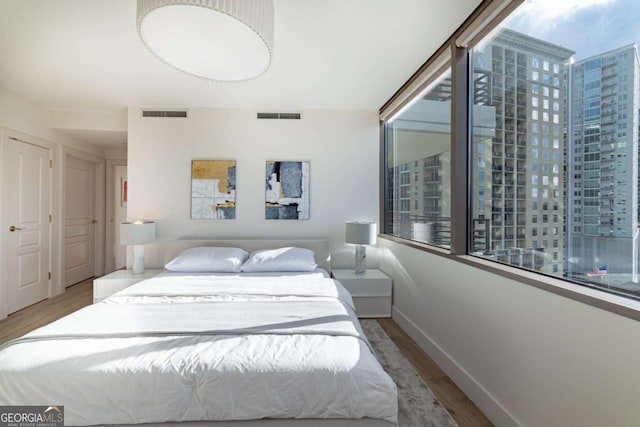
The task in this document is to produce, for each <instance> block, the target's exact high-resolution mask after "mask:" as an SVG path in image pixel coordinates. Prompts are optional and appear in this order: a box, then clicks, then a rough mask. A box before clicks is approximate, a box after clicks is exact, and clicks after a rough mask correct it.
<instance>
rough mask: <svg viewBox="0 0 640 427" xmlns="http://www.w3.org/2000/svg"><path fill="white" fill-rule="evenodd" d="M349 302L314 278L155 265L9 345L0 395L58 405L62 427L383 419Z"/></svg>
mask: <svg viewBox="0 0 640 427" xmlns="http://www.w3.org/2000/svg"><path fill="white" fill-rule="evenodd" d="M260 276H263V277H260ZM352 307H353V303H352V301H351V298H350V296H349V294H348V292H346V290H345V289H344V288H343V287H342V286H341V285H340V284H339V283H338V282H335V281H333V280H331V279H327V278H325V277H322V274H320V275H318V274H307V275H296V276H295V277H278V276H276V275H272V274H269V275H267V277H264V275H247V274H232V275H224V274H223V275H220V274H216V275H213V276H210V275H205V274H184V273H178V274H163V275H161V276H158V277H155V278H152V279H149V280H146V281H143V282H140V283H138V284H136V285H134V286H131V287H129V288H127V289H125V290H124V291H121V292H119V293H118V294H115V295H114V296H112V297H111V298H108V299H106V300H105V301H103V302H102V303H99V304H96V305H94V306H90V307H86V308H85V309H82V310H80V311H79V312H76V313H74V314H73V315H71V316H69V317H67V318H63V319H61V320H59V321H57V322H54V323H52V324H50V325H48V326H46V327H44V328H41V329H38V330H36V331H34V332H32V333H30V334H27V336H25V337H24V338H23V339H20V340H18V341H15V342H12V343H8V345H6V346H5V347H3V348H2V350H1V351H0V404H10V405H17V404H58V405H64V406H65V423H66V425H93V424H137V423H155V422H171V421H192V420H232V419H235V420H248V419H259V418H364V417H368V418H376V419H384V420H387V421H390V422H394V423H395V422H396V418H397V395H396V389H395V385H394V384H393V382H392V380H391V379H390V378H389V376H388V375H387V374H386V373H385V372H384V371H383V370H382V368H381V366H380V364H379V363H378V362H377V360H376V359H375V357H374V356H373V354H372V352H371V350H370V348H369V346H368V343H367V341H366V338H365V337H364V334H363V333H362V330H361V329H360V326H359V323H358V321H357V319H356V317H355V314H354V311H353V309H352Z"/></svg>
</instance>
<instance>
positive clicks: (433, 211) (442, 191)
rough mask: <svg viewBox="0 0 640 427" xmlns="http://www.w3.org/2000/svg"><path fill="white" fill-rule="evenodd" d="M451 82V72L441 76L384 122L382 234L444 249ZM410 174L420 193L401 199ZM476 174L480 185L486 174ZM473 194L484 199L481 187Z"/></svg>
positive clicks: (447, 220) (447, 230) (480, 164)
mask: <svg viewBox="0 0 640 427" xmlns="http://www.w3.org/2000/svg"><path fill="white" fill-rule="evenodd" d="M450 80H451V79H450V72H447V73H445V74H443V75H441V76H440V77H439V78H438V79H436V81H435V82H434V83H432V84H431V85H430V86H429V89H428V90H427V91H426V92H425V93H423V94H422V95H421V96H420V97H419V99H418V100H417V101H415V102H414V103H413V104H412V105H411V106H410V107H409V108H407V109H406V110H405V111H404V112H402V113H401V114H399V115H398V116H397V117H395V118H393V120H390V121H389V122H387V124H386V146H387V159H386V164H387V167H386V170H385V176H386V180H385V181H386V188H385V206H386V209H385V218H384V227H385V229H384V232H385V233H387V234H390V235H393V236H397V237H402V238H405V239H410V240H415V241H418V242H422V243H428V244H432V245H435V246H440V247H445V248H446V247H449V244H450V234H451V231H450V230H451V211H450V209H451V203H450V200H449V199H450V194H451V190H450V184H451V183H450V180H449V179H448V177H449V176H450V171H449V165H450V163H451V162H450V159H451V148H450V144H449V140H450V135H451V123H450V121H451V119H450V116H451V114H450V113H451V96H450V95H451V92H450ZM489 146H490V144H489ZM479 150H481V151H482V152H483V153H482V154H480V155H479V156H478V160H477V161H476V162H475V164H476V165H477V166H478V167H479V168H484V167H485V164H486V161H487V159H490V158H491V157H490V156H489V157H486V156H487V154H485V153H484V151H485V150H484V147H483V148H481V149H480V148H479ZM489 153H490V150H489ZM480 159H482V160H480ZM416 165H418V166H416ZM410 173H412V174H413V177H414V181H415V182H417V183H418V186H419V188H421V189H422V190H421V191H418V193H417V194H416V195H415V196H413V195H410V196H409V198H408V199H406V200H405V199H404V198H403V196H404V195H405V193H404V192H403V186H404V185H405V184H406V183H407V182H406V180H407V179H408V176H410V175H409V174H410ZM404 175H407V178H404ZM478 175H479V179H478V181H484V179H485V178H484V175H485V172H479V173H478ZM477 192H478V194H479V195H481V196H482V195H484V189H483V190H482V192H480V191H477ZM418 195H419V196H418ZM412 205H413V207H414V209H413V211H410V210H409V209H408V207H409V206H412ZM420 205H422V209H420Z"/></svg>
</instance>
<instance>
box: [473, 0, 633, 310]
mask: <svg viewBox="0 0 640 427" xmlns="http://www.w3.org/2000/svg"><path fill="white" fill-rule="evenodd" d="M628 8H629V4H628V3H624V2H620V3H615V4H614V3H611V4H609V3H607V4H606V5H605V4H604V3H600V2H594V3H593V4H591V3H590V4H588V5H585V6H584V10H586V9H589V10H590V13H575V12H574V11H569V12H567V13H563V14H562V15H553V14H547V13H546V12H549V5H548V3H547V2H544V1H541V0H530V1H527V2H526V8H525V7H521V8H520V9H518V10H516V11H515V12H514V14H513V16H512V17H511V18H509V19H507V20H506V21H505V22H503V23H502V25H501V27H500V29H499V30H497V31H495V32H494V33H492V34H491V35H490V36H488V37H487V38H486V39H485V40H483V41H482V42H481V43H480V44H478V45H477V46H476V47H475V48H474V49H473V50H472V51H471V56H470V64H471V70H470V73H471V75H472V76H473V78H474V80H475V79H476V78H477V77H478V76H481V75H483V74H484V73H491V78H490V79H489V80H488V83H489V87H488V88H484V89H485V90H484V91H483V92H482V93H483V94H485V93H486V94H488V95H483V96H478V94H479V93H480V90H479V88H478V87H474V88H473V90H471V91H470V92H471V93H470V96H471V102H470V104H471V105H472V114H471V116H472V123H471V124H472V140H471V141H470V144H469V145H470V152H471V156H478V155H479V154H478V153H477V152H476V151H475V147H476V146H478V144H480V143H482V145H483V147H484V148H485V152H486V153H489V154H490V156H489V157H488V158H487V159H485V161H484V163H483V164H484V165H486V167H487V168H488V167H489V165H490V169H491V176H488V175H487V177H486V179H485V181H484V182H483V186H484V188H485V191H484V193H483V194H482V195H479V194H478V193H477V192H473V191H472V192H471V198H472V211H471V212H469V215H470V216H471V218H470V222H471V223H472V226H473V227H474V228H473V229H472V230H471V235H472V236H473V239H472V242H471V243H470V248H469V251H470V253H471V254H473V255H476V256H480V257H483V258H486V259H490V260H494V261H498V262H502V263H507V264H510V265H512V266H516V267H520V268H524V269H528V270H533V271H536V272H540V273H543V274H547V275H551V276H556V277H562V278H564V279H567V280H571V281H574V282H576V283H580V284H588V285H589V286H596V287H600V288H602V289H604V290H607V291H609V292H614V293H617V294H621V295H625V296H628V297H632V298H636V299H640V281H639V260H638V258H639V257H638V248H639V246H638V244H639V243H640V242H639V241H638V240H639V239H638V236H639V229H638V217H639V215H640V212H639V210H638V205H639V202H640V200H639V193H640V191H639V190H640V189H639V187H638V183H639V177H638V160H637V159H638V154H637V153H638V148H639V147H638V139H639V138H638V137H639V134H638V128H639V119H638V115H637V114H626V112H627V111H633V112H637V111H639V110H640V87H639V86H640V63H639V60H638V52H637V47H636V44H634V43H630V42H628V41H635V42H639V41H640V40H638V39H637V34H635V33H634V32H633V31H634V28H632V26H627V27H625V26H622V27H616V31H618V32H619V33H620V34H618V36H619V37H618V36H617V37H615V38H613V37H610V34H609V32H610V29H607V28H605V27H602V26H600V25H598V24H597V23H596V22H592V21H590V20H593V19H596V18H597V19H599V20H602V21H605V20H606V21H608V22H609V21H610V22H616V16H623V15H625V14H628V13H631V12H632V11H631V10H626V9H628ZM581 10H582V9H581ZM541 16H545V17H547V18H546V19H548V20H549V21H543V20H541ZM553 16H556V17H555V18H553ZM554 19H555V21H553V20H554ZM584 28H589V29H590V32H589V37H575V36H574V35H575V34H580V33H582V32H583V31H584ZM625 40H627V42H625ZM478 55H482V57H483V62H482V63H481V62H479V61H478V60H477V57H478ZM511 70H513V71H514V72H509V71H511ZM480 117H481V123H484V122H486V121H487V120H488V119H487V117H490V118H491V119H492V120H493V122H494V123H495V125H494V127H493V129H492V130H491V131H490V132H489V133H487V132H484V131H483V130H484V129H482V128H480V127H479V126H478V124H477V123H478V122H477V121H478V120H479V119H480ZM539 126H540V129H541V130H542V132H540V133H539V132H538V127H539ZM538 163H540V164H541V165H540V166H538ZM470 164H471V165H472V166H471V167H472V171H471V173H470V176H471V177H472V178H471V179H472V183H471V188H475V187H474V186H475V185H477V184H476V183H475V182H474V181H473V180H474V179H477V168H478V166H477V165H478V163H477V162H475V163H470ZM485 169H486V168H485ZM479 206H483V207H484V210H483V211H482V212H480V210H479ZM480 220H484V222H483V223H482V224H481V225H480V224H478V221H480ZM480 228H482V230H486V232H484V233H483V234H480V233H477V230H478V229H480ZM480 235H482V236H485V237H483V238H479V237H476V236H480ZM547 236H554V237H553V239H550V238H549V237H547ZM541 237H542V238H541Z"/></svg>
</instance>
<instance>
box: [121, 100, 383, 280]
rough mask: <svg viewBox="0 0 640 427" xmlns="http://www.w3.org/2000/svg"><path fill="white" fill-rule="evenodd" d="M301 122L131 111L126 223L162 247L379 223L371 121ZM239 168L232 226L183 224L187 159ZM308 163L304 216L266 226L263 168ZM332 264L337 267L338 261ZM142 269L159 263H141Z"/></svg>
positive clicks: (335, 117)
mask: <svg viewBox="0 0 640 427" xmlns="http://www.w3.org/2000/svg"><path fill="white" fill-rule="evenodd" d="M302 116H303V117H302V120H299V121H296V120H257V119H256V111H255V110H249V109H246V110H245V109H190V110H189V118H188V119H175V118H168V119H166V118H164V119H162V118H142V117H141V114H140V108H135V107H131V108H130V109H129V118H128V123H129V144H128V185H129V202H128V206H127V209H128V212H127V215H128V217H129V219H130V220H134V219H151V220H155V221H156V222H157V232H158V237H159V238H160V239H170V238H179V237H205V238H209V237H210V238H218V239H224V238H252V237H256V238H276V237H282V238H295V237H300V238H305V237H307V238H311V237H312V238H329V239H330V249H331V250H332V251H333V252H340V251H341V250H344V251H345V253H348V254H349V255H350V256H348V257H346V258H345V260H344V262H347V263H352V262H353V260H352V257H353V252H351V251H352V250H353V248H347V247H346V246H345V244H344V223H345V221H347V220H354V219H361V220H373V221H377V220H378V198H379V197H378V176H379V175H378V167H379V166H378V151H379V148H378V147H379V142H378V141H379V138H378V115H377V113H376V112H375V111H331V110H310V111H303V112H302ZM193 159H231V160H236V161H237V200H236V206H237V207H236V218H237V219H236V220H217V221H216V220H192V219H190V191H191V160H193ZM267 160H309V161H310V162H311V182H310V185H311V218H310V219H309V220H305V221H277V220H270V221H267V220H265V219H264V203H265V161H267ZM335 259H336V260H337V261H336V262H337V263H338V264H337V265H340V263H341V262H342V261H341V260H340V253H336V254H335ZM146 261H147V265H146V266H147V268H150V267H154V266H157V265H153V264H150V262H153V261H152V260H149V258H147V259H146Z"/></svg>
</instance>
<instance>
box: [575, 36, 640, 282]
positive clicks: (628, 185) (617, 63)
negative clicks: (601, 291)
mask: <svg viewBox="0 0 640 427" xmlns="http://www.w3.org/2000/svg"><path fill="white" fill-rule="evenodd" d="M639 76H640V67H639V61H638V51H637V46H636V45H635V44H632V45H628V46H624V47H621V48H618V49H615V50H612V51H609V52H606V53H602V54H599V55H596V56H593V57H590V58H587V59H584V60H581V61H579V62H576V63H575V64H572V65H571V66H570V67H569V69H568V71H567V87H568V88H569V90H568V91H567V100H566V102H567V106H570V107H571V108H570V109H569V110H568V111H570V113H569V116H568V121H567V129H568V133H567V140H568V145H567V175H568V180H569V182H568V184H569V185H568V186H567V203H568V209H567V234H568V238H567V242H566V245H567V247H566V251H567V257H566V259H567V261H568V262H567V266H566V269H567V272H568V273H569V274H570V275H572V276H574V277H579V276H580V275H581V274H584V273H585V272H589V271H591V270H592V269H601V267H602V266H605V269H604V270H605V271H607V273H609V274H616V275H618V276H624V279H625V280H628V281H632V282H637V280H638V201H639V199H638V191H639V188H638V114H637V112H638V108H639V106H640V104H639V100H638V89H639V86H638V84H639Z"/></svg>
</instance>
